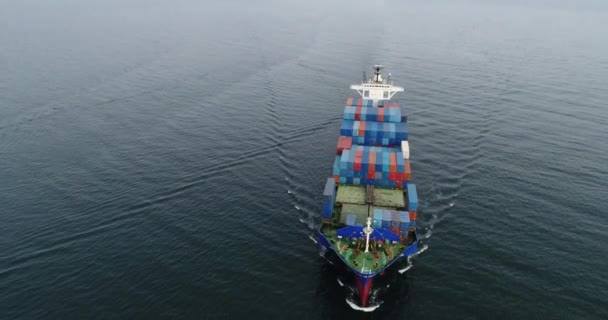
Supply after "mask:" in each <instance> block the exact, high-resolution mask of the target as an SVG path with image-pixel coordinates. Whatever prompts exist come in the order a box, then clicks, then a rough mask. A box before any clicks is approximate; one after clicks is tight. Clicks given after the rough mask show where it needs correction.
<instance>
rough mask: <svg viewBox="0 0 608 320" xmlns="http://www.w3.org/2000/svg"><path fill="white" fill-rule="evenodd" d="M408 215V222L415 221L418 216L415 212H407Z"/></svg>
mask: <svg viewBox="0 0 608 320" xmlns="http://www.w3.org/2000/svg"><path fill="white" fill-rule="evenodd" d="M408 213H409V215H410V221H416V217H417V216H418V214H416V211H409V212H408Z"/></svg>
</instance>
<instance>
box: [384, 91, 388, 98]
mask: <svg viewBox="0 0 608 320" xmlns="http://www.w3.org/2000/svg"><path fill="white" fill-rule="evenodd" d="M384 98H385V99H388V91H384Z"/></svg>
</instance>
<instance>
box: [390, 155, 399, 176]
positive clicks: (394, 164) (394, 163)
mask: <svg viewBox="0 0 608 320" xmlns="http://www.w3.org/2000/svg"><path fill="white" fill-rule="evenodd" d="M389 172H397V154H396V153H395V152H391V153H390V162H389ZM394 179H396V178H394Z"/></svg>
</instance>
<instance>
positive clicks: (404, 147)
mask: <svg viewBox="0 0 608 320" xmlns="http://www.w3.org/2000/svg"><path fill="white" fill-rule="evenodd" d="M401 152H402V153H403V160H407V159H409V158H410V143H409V142H408V141H401Z"/></svg>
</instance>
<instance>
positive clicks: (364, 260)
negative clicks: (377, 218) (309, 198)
mask: <svg viewBox="0 0 608 320" xmlns="http://www.w3.org/2000/svg"><path fill="white" fill-rule="evenodd" d="M321 231H322V232H323V234H324V235H325V237H326V238H327V240H329V242H330V244H331V245H332V247H333V248H334V250H335V251H336V252H337V253H338V254H339V255H340V256H341V257H342V258H343V259H344V260H345V261H346V263H347V264H348V265H349V266H350V267H351V268H353V269H355V270H357V271H359V272H361V273H370V274H371V273H375V272H378V271H380V270H382V269H383V268H384V267H386V265H387V264H389V263H390V262H391V261H392V260H393V259H395V258H396V257H397V256H399V254H401V252H403V251H404V250H405V249H406V247H407V246H408V245H410V244H411V243H413V240H414V239H411V240H412V242H410V241H408V242H407V243H404V242H390V241H388V240H385V241H373V240H372V241H370V246H369V251H368V252H365V239H364V238H339V237H337V236H336V229H334V228H330V227H329V226H327V228H323V230H321Z"/></svg>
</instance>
